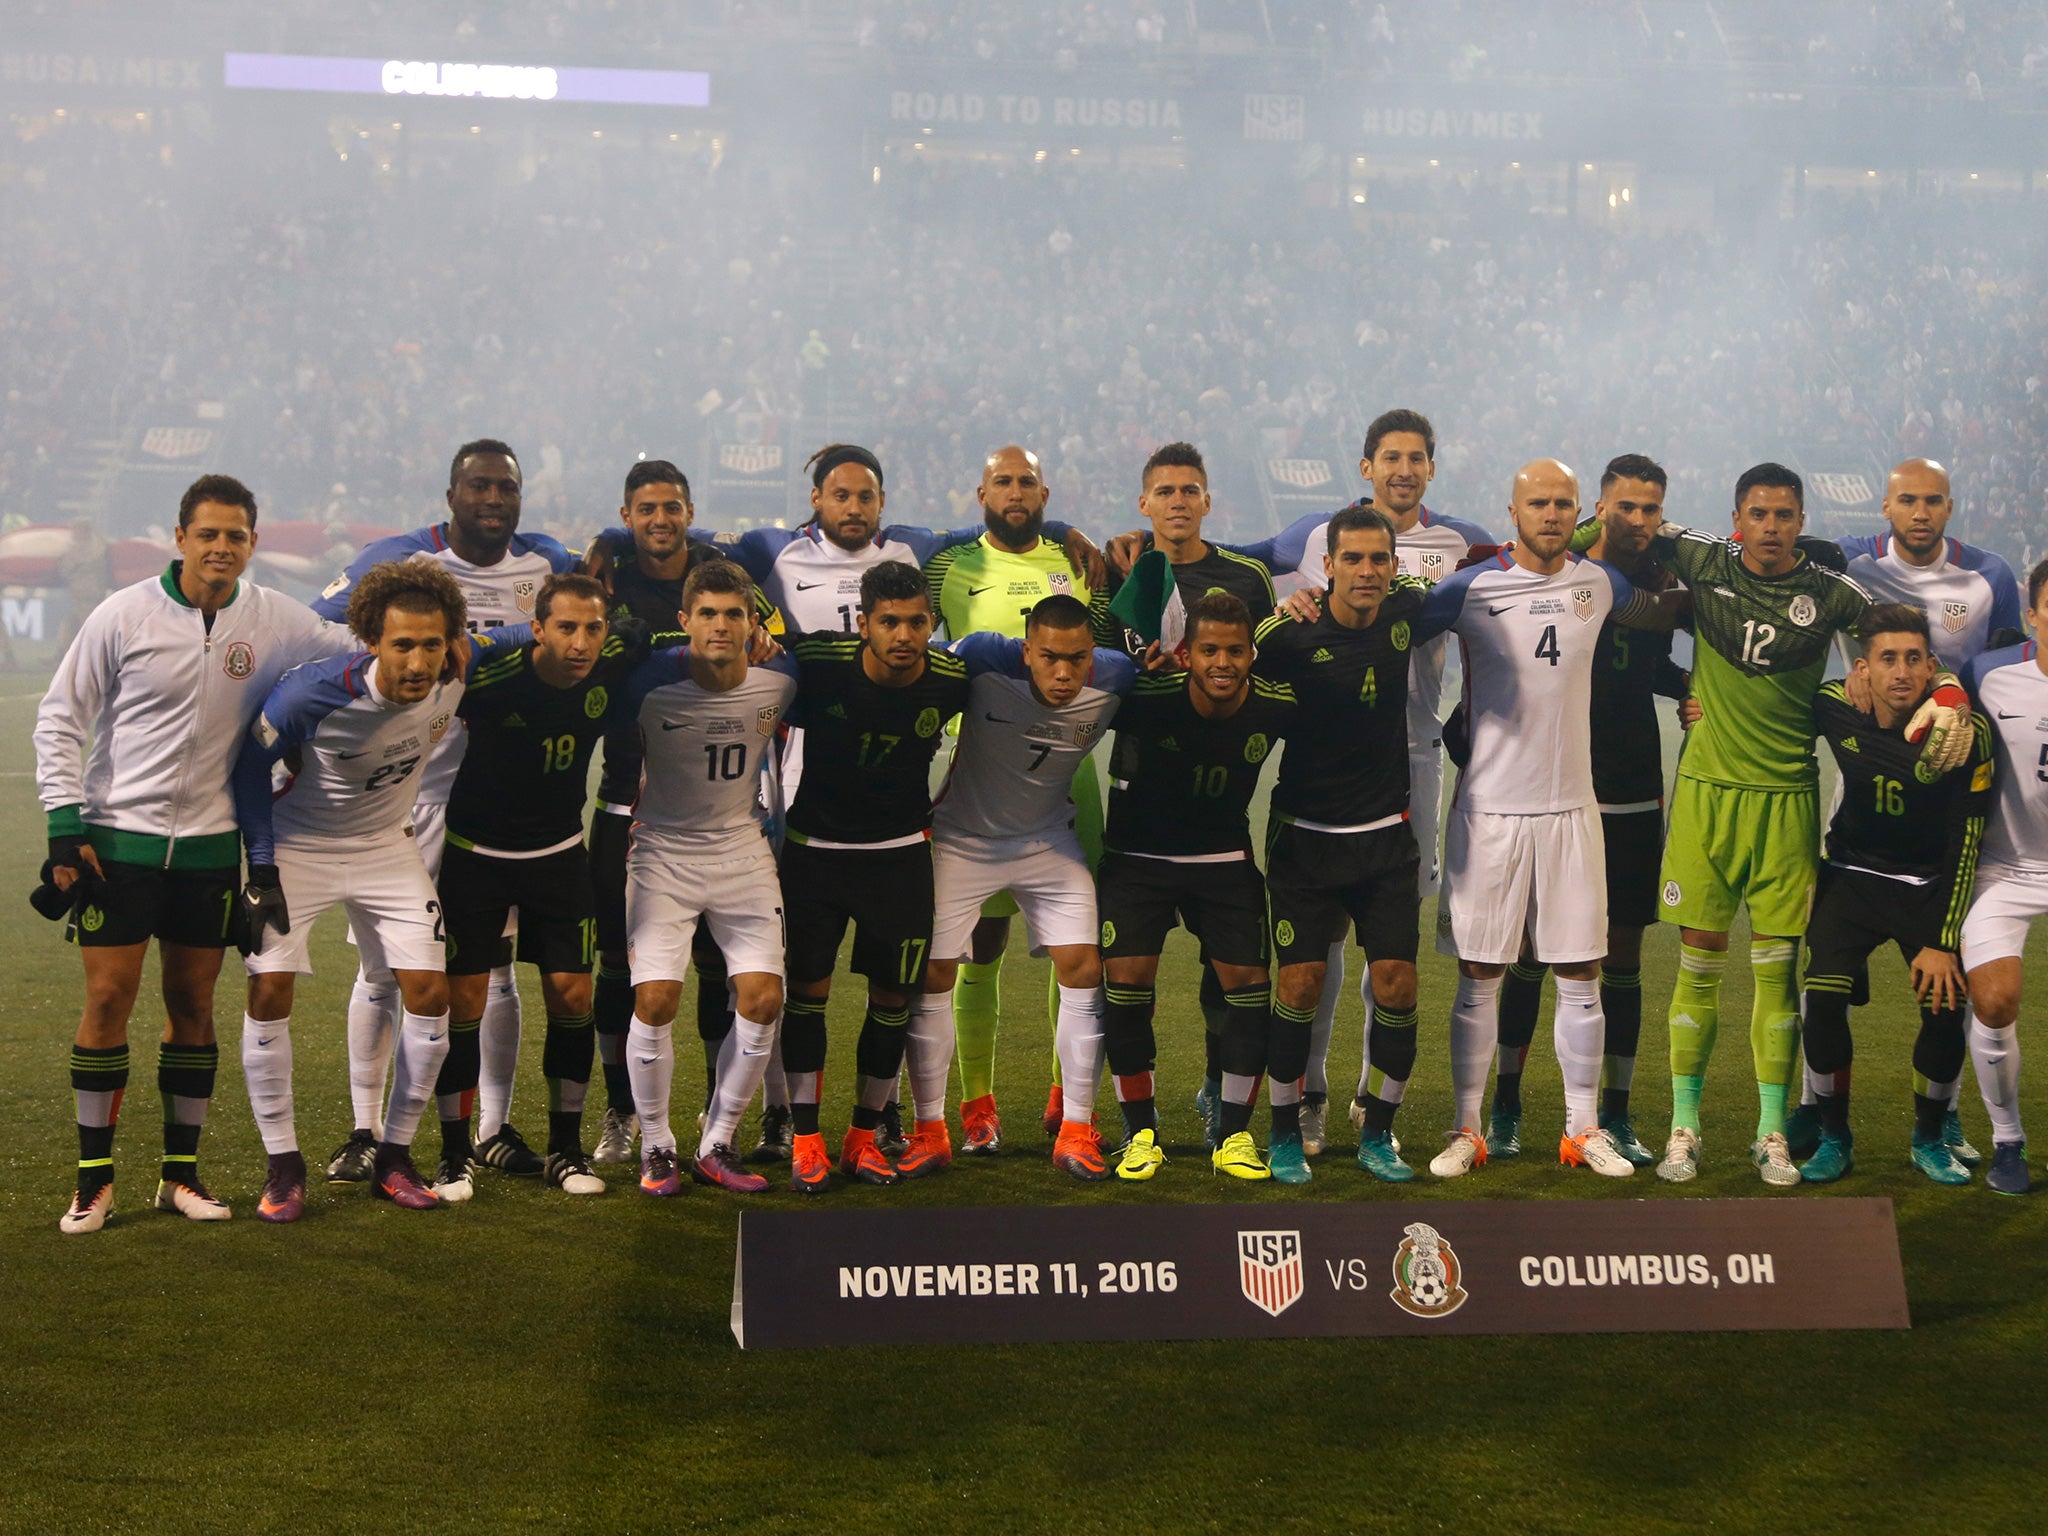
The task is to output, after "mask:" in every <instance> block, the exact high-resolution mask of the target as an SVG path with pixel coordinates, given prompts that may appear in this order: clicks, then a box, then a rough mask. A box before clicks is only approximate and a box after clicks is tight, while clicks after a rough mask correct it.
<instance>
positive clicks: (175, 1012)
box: [164, 984, 213, 1045]
mask: <svg viewBox="0 0 2048 1536" xmlns="http://www.w3.org/2000/svg"><path fill="white" fill-rule="evenodd" d="M164 1018H165V1020H166V1021H167V1023H168V1024H169V1026H170V1038H171V1039H172V1040H173V1041H175V1042H176V1043H177V1044H179V1045H204V1044H205V1043H206V1042H207V1041H209V1040H211V1039H212V1038H213V988H212V987H211V986H205V987H200V986H170V985H168V984H167V985H166V986H165V987H164Z"/></svg>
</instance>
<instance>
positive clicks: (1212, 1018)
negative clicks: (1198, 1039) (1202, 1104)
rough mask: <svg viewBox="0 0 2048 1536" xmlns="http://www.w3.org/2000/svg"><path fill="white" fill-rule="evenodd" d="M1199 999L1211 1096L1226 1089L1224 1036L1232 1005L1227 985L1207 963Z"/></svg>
mask: <svg viewBox="0 0 2048 1536" xmlns="http://www.w3.org/2000/svg"><path fill="white" fill-rule="evenodd" d="M1195 1000H1196V1002H1197V1003H1198V1004H1199V1005H1200V1006H1201V1010H1202V1081H1203V1083H1204V1084H1205V1085H1207V1087H1208V1088H1209V1091H1210V1092H1211V1093H1218V1094H1220V1093H1221V1092H1222V1091H1223V1090H1222V1088H1221V1086H1220V1085H1221V1083H1222V1082H1223V1058H1224V1050H1223V1037H1224V1035H1225V1034H1226V1033H1228V1031H1229V1029H1230V1003H1229V1001H1228V999H1227V998H1226V996H1225V994H1224V991H1223V983H1222V982H1220V981H1218V980H1217V979H1216V973H1215V972H1214V971H1213V970H1211V969H1210V968H1209V966H1208V965H1207V964H1206V963H1205V964H1204V965H1203V966H1202V979H1201V981H1200V982H1199V983H1198V984H1197V986H1196V988H1195Z"/></svg>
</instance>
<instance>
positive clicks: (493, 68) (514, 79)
mask: <svg viewBox="0 0 2048 1536" xmlns="http://www.w3.org/2000/svg"><path fill="white" fill-rule="evenodd" d="M221 78H222V83H223V84H224V85H225V86H226V87H227V88H228V89H230V90H249V91H332V92H339V93H341V94H343V95H356V96H453V97H460V98H464V99H470V98H484V99H491V100H500V101H563V102H568V101H595V102H611V103H615V104H617V105H622V106H648V107H704V106H709V105H710V104H711V76H710V75H708V74H706V73H704V72H703V71H702V70H683V69H589V68H580V67H576V66H572V65H553V64H485V63H463V62H453V61H443V60H436V59H413V58H400V59H391V58H380V59H365V58H330V57H327V56H325V55H315V54H303V53H230V54H227V55H225V56H224V58H223V59H222V61H221Z"/></svg>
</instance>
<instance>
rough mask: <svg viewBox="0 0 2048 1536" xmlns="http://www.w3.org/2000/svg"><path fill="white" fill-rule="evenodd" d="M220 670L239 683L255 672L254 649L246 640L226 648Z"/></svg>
mask: <svg viewBox="0 0 2048 1536" xmlns="http://www.w3.org/2000/svg"><path fill="white" fill-rule="evenodd" d="M221 670H222V671H223V672H225V673H227V675H228V676H229V677H232V678H233V679H234V680H235V681H236V682H238V683H239V682H240V681H242V679H243V678H245V677H247V676H248V675H249V674H250V673H252V672H254V671H255V670H256V648H255V647H254V646H252V645H250V644H249V642H248V641H246V640H237V641H236V642H235V643H234V644H233V645H230V646H229V647H228V654H227V659H226V660H224V661H223V662H222V663H221Z"/></svg>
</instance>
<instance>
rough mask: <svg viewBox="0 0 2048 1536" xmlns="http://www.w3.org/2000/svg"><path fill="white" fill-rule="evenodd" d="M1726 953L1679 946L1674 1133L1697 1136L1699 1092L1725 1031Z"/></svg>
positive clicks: (1674, 997)
mask: <svg viewBox="0 0 2048 1536" xmlns="http://www.w3.org/2000/svg"><path fill="white" fill-rule="evenodd" d="M1727 964H1728V956H1727V954H1726V953H1725V952H1723V951H1720V950H1713V949H1695V948H1693V946H1692V945H1690V944H1680V945H1679V946H1678V980H1677V982H1676V984H1675V985H1674V986H1673V987H1672V989H1671V1011H1670V1013H1669V1015H1668V1028H1669V1029H1670V1032H1671V1128H1672V1129H1673V1130H1674V1131H1675V1130H1679V1129H1680V1128H1683V1129H1685V1130H1689V1131H1691V1132H1693V1133H1694V1134H1695V1135H1697V1134H1698V1132H1699V1128H1700V1089H1701V1088H1702V1087H1703V1086H1704V1083H1705V1079H1706V1075H1707V1063H1708V1062H1709V1061H1710V1060H1712V1059H1713V1055H1714V1036H1715V1035H1716V1034H1718V1033H1719V1032H1720V1028H1721V972H1722V970H1723V969H1724V968H1725V967H1726V966H1727Z"/></svg>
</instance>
